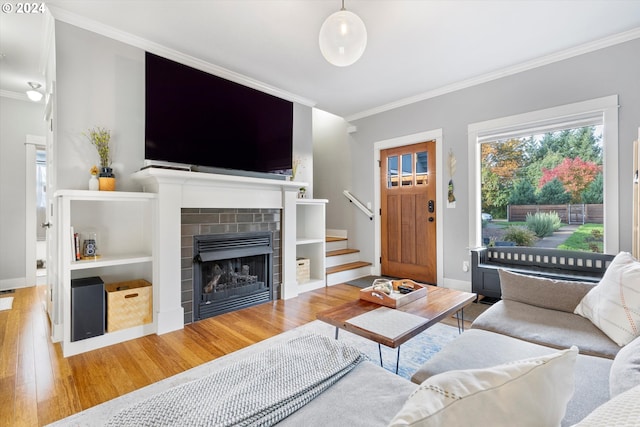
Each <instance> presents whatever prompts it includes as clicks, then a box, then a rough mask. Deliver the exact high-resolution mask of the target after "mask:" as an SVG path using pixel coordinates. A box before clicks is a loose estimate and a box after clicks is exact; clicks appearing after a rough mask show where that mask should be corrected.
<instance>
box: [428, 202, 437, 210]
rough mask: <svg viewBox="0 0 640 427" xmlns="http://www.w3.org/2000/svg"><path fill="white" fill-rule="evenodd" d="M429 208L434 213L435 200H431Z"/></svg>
mask: <svg viewBox="0 0 640 427" xmlns="http://www.w3.org/2000/svg"><path fill="white" fill-rule="evenodd" d="M427 209H428V210H429V213H434V212H435V210H436V209H435V202H434V201H433V200H429V202H428V203H427Z"/></svg>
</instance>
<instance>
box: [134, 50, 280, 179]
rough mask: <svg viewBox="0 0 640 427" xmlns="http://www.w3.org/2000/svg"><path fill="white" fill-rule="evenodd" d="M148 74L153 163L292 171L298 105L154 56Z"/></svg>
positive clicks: (148, 140) (148, 151) (148, 149)
mask: <svg viewBox="0 0 640 427" xmlns="http://www.w3.org/2000/svg"><path fill="white" fill-rule="evenodd" d="M145 76H146V84H145V89H146V93H145V107H146V111H145V159H146V160H147V161H151V162H149V163H151V164H153V161H160V162H168V163H169V164H180V165H189V166H204V167H210V168H221V169H229V170H239V171H250V172H270V173H273V172H278V171H282V170H288V169H291V163H292V146H293V142H292V141H293V103H292V102H290V101H287V100H284V99H281V98H278V97H276V96H273V95H270V94H267V93H264V92H261V91H258V90H255V89H252V88H249V87H247V86H243V85H241V84H238V83H235V82H232V81H229V80H226V79H223V78H221V77H218V76H214V75H212V74H209V73H206V72H204V71H201V70H197V69H195V68H192V67H189V66H186V65H184V64H180V63H177V62H174V61H171V60H169V59H166V58H162V57H160V56H157V55H154V54H152V53H149V52H147V53H146V63H145Z"/></svg>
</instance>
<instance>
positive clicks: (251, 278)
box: [193, 232, 273, 321]
mask: <svg viewBox="0 0 640 427" xmlns="http://www.w3.org/2000/svg"><path fill="white" fill-rule="evenodd" d="M193 249H194V251H193V253H194V262H193V295H194V298H193V320H194V321H197V320H202V319H206V318H208V317H212V316H216V315H218V314H222V313H227V312H230V311H234V310H239V309H241V308H245V307H250V306H252V305H256V304H261V303H263V302H268V301H271V300H272V299H273V236H272V234H271V232H249V233H228V234H207V235H198V236H194V237H193Z"/></svg>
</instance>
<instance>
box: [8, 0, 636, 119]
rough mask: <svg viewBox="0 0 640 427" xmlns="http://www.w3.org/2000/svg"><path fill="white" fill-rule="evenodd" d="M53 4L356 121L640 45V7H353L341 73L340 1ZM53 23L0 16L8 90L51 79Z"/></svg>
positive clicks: (65, 16) (630, 3) (407, 1)
mask: <svg viewBox="0 0 640 427" xmlns="http://www.w3.org/2000/svg"><path fill="white" fill-rule="evenodd" d="M46 3H47V5H48V6H50V10H51V12H52V14H53V16H54V17H56V19H60V20H62V21H66V22H69V23H72V24H74V25H78V26H81V27H84V28H87V29H90V30H92V31H96V32H101V33H103V34H106V35H111V36H115V38H119V39H122V40H134V41H135V43H138V44H139V45H140V46H142V47H145V46H146V47H149V46H151V47H153V46H156V47H162V49H165V48H166V49H170V50H173V51H177V52H181V53H182V54H186V55H189V56H191V57H193V58H195V59H197V60H201V61H205V62H207V63H210V64H213V65H215V66H217V67H222V68H223V69H225V70H229V71H231V72H233V73H238V74H240V75H242V76H246V77H248V78H250V79H253V80H254V81H257V82H260V83H262V84H264V85H266V86H268V87H271V88H273V89H275V90H281V91H284V92H286V93H289V94H293V95H295V96H297V97H300V98H301V99H302V100H308V104H310V105H315V106H316V107H318V108H320V109H323V110H326V111H329V112H331V113H334V114H336V115H339V116H343V117H347V118H357V117H360V116H363V115H366V114H368V113H371V112H373V111H378V110H380V109H384V108H387V107H389V106H391V105H400V104H402V103H406V102H408V101H409V100H416V99H422V98H426V97H429V96H435V95H438V94H441V93H444V92H446V91H448V90H452V89H455V88H460V87H464V86H468V85H470V84H473V83H478V82H481V81H486V80H488V79H491V78H495V77H499V76H502V75H505V74H509V73H513V72H516V71H520V70H523V69H526V68H529V67H531V66H536V65H541V64H544V63H548V62H551V61H554V60H558V59H563V58H566V57H569V56H571V55H574V54H576V53H581V52H585V51H589V50H593V49H595V48H598V47H603V46H607V45H610V44H613V43H618V42H621V41H625V40H629V39H632V38H638V37H640V0H622V1H619V0H573V1H568V0H550V1H545V0H510V1H507V0H501V1H485V0H475V1H474V0H468V1H452V0H450V1H444V0H441V1H430V0H423V1H420V0H345V6H346V8H347V9H348V10H350V11H352V12H354V13H356V14H357V15H359V16H360V17H361V18H362V20H363V21H364V22H365V25H366V27H367V32H368V44H367V49H366V50H365V52H364V55H363V56H362V58H361V59H360V60H359V61H358V62H356V63H355V64H354V65H352V66H350V67H346V68H340V67H335V66H332V65H330V64H329V63H327V62H326V61H325V60H324V59H323V57H322V55H321V54H320V50H319V48H318V32H319V29H320V26H321V25H322V22H323V21H324V19H325V18H326V17H327V16H329V15H330V14H331V13H333V12H335V11H337V10H339V8H340V3H341V2H340V0H209V1H204V0H201V1H190V0H183V1H168V0H155V1H151V0H137V1H136V0H129V1H119V0H111V1H107V0H82V1H77V0H52V1H48V2H46ZM43 21H44V20H43V19H42V16H38V15H30V16H26V15H17V14H15V13H14V14H6V13H2V14H1V15H0V52H2V53H4V54H5V55H6V56H5V58H4V59H3V60H2V62H1V63H0V65H1V67H2V68H1V70H0V90H3V91H14V92H23V91H24V90H26V89H27V85H26V82H27V81H28V80H35V81H40V82H42V81H43V79H42V77H41V74H39V71H38V66H39V62H40V61H41V59H40V49H41V46H42V45H43V42H42V39H43V34H42V33H43V30H42V29H41V28H42V25H43ZM149 50H152V49H149ZM638 54H639V55H640V52H638Z"/></svg>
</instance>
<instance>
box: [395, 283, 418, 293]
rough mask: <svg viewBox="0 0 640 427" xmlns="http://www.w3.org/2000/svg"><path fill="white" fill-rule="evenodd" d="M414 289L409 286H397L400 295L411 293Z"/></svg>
mask: <svg viewBox="0 0 640 427" xmlns="http://www.w3.org/2000/svg"><path fill="white" fill-rule="evenodd" d="M413 291H414V289H413V288H412V287H411V286H405V285H399V286H398V292H400V293H401V294H408V293H409V292H413Z"/></svg>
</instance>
